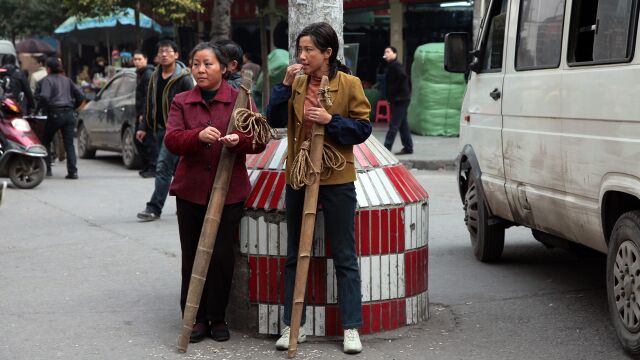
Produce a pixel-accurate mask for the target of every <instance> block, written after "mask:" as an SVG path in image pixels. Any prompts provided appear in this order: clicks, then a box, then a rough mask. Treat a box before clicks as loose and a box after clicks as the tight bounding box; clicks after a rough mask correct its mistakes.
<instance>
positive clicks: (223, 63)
mask: <svg viewBox="0 0 640 360" xmlns="http://www.w3.org/2000/svg"><path fill="white" fill-rule="evenodd" d="M202 50H211V51H212V52H213V54H214V55H215V56H216V58H217V59H218V62H219V63H220V70H222V69H226V68H227V65H229V58H228V57H227V55H226V54H225V53H224V52H223V51H222V49H221V48H220V46H218V45H216V44H212V43H210V42H201V43H199V44H198V45H196V46H195V47H194V48H193V50H191V52H190V53H189V63H190V64H193V57H194V56H195V55H196V53H197V52H198V51H202Z"/></svg>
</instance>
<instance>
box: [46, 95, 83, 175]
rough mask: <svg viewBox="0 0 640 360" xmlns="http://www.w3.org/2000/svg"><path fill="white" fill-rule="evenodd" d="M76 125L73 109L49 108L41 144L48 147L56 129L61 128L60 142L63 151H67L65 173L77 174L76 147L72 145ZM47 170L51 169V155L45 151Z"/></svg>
mask: <svg viewBox="0 0 640 360" xmlns="http://www.w3.org/2000/svg"><path fill="white" fill-rule="evenodd" d="M75 127H76V120H75V117H74V115H73V109H71V108H69V109H58V110H50V111H49V112H48V113H47V122H46V124H45V126H44V135H43V136H42V145H44V147H45V148H47V149H49V146H50V145H51V142H52V141H53V137H54V136H55V135H56V132H57V131H58V130H62V142H64V151H66V152H67V173H68V174H77V173H78V168H77V167H76V149H75V148H74V146H73V134H74V131H75ZM45 161H46V163H47V170H51V156H50V155H49V153H47V157H46V158H45Z"/></svg>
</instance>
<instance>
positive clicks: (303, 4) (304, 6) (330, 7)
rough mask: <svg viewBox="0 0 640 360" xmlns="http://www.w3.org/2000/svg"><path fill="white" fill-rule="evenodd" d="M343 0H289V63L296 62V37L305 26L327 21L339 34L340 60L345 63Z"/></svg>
mask: <svg viewBox="0 0 640 360" xmlns="http://www.w3.org/2000/svg"><path fill="white" fill-rule="evenodd" d="M342 15H343V11H342V0H324V1H313V0H289V63H290V64H294V63H295V62H296V60H297V59H296V37H298V34H299V33H300V31H302V29H304V27H305V26H307V25H309V24H311V23H314V22H318V21H325V22H327V23H329V24H330V25H331V27H333V29H334V30H335V31H336V33H337V34H338V40H339V41H340V50H339V51H338V59H339V60H340V61H341V62H342V63H344V56H343V51H342V48H343V47H344V39H343V38H342Z"/></svg>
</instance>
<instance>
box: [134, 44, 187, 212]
mask: <svg viewBox="0 0 640 360" xmlns="http://www.w3.org/2000/svg"><path fill="white" fill-rule="evenodd" d="M179 56H180V54H179V53H178V45H176V43H175V42H173V41H171V40H161V41H160V42H158V62H159V66H158V67H157V68H156V69H155V70H154V72H153V74H151V79H150V80H149V89H148V91H147V104H146V108H145V114H146V115H145V121H143V122H142V123H141V124H140V125H141V126H140V130H138V131H137V132H136V139H138V141H143V140H144V138H145V136H146V134H147V132H151V133H152V134H154V135H155V138H156V143H157V149H158V158H157V160H156V181H155V188H154V190H153V194H152V195H151V200H149V202H148V203H147V206H146V207H145V209H144V210H143V211H141V212H139V213H138V218H139V219H140V220H143V221H152V220H156V219H158V218H160V214H161V213H162V208H163V207H164V202H165V201H166V200H167V195H168V194H169V185H171V178H172V177H173V173H174V171H175V169H176V164H177V163H178V156H177V155H174V154H172V153H171V152H170V151H169V149H167V147H166V146H165V144H164V134H165V126H166V122H167V116H168V114H169V107H170V106H171V102H172V101H173V97H174V96H176V94H179V93H181V92H184V91H188V90H191V89H192V88H193V86H194V81H193V78H192V77H191V72H190V71H189V69H187V67H186V66H185V65H184V64H183V63H182V62H180V61H178V58H179Z"/></svg>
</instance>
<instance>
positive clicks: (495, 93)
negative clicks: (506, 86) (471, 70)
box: [489, 88, 501, 101]
mask: <svg viewBox="0 0 640 360" xmlns="http://www.w3.org/2000/svg"><path fill="white" fill-rule="evenodd" d="M500 95H501V94H500V90H498V89H497V88H496V89H493V91H492V92H490V93H489V96H491V98H492V99H493V100H495V101H498V99H500Z"/></svg>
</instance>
